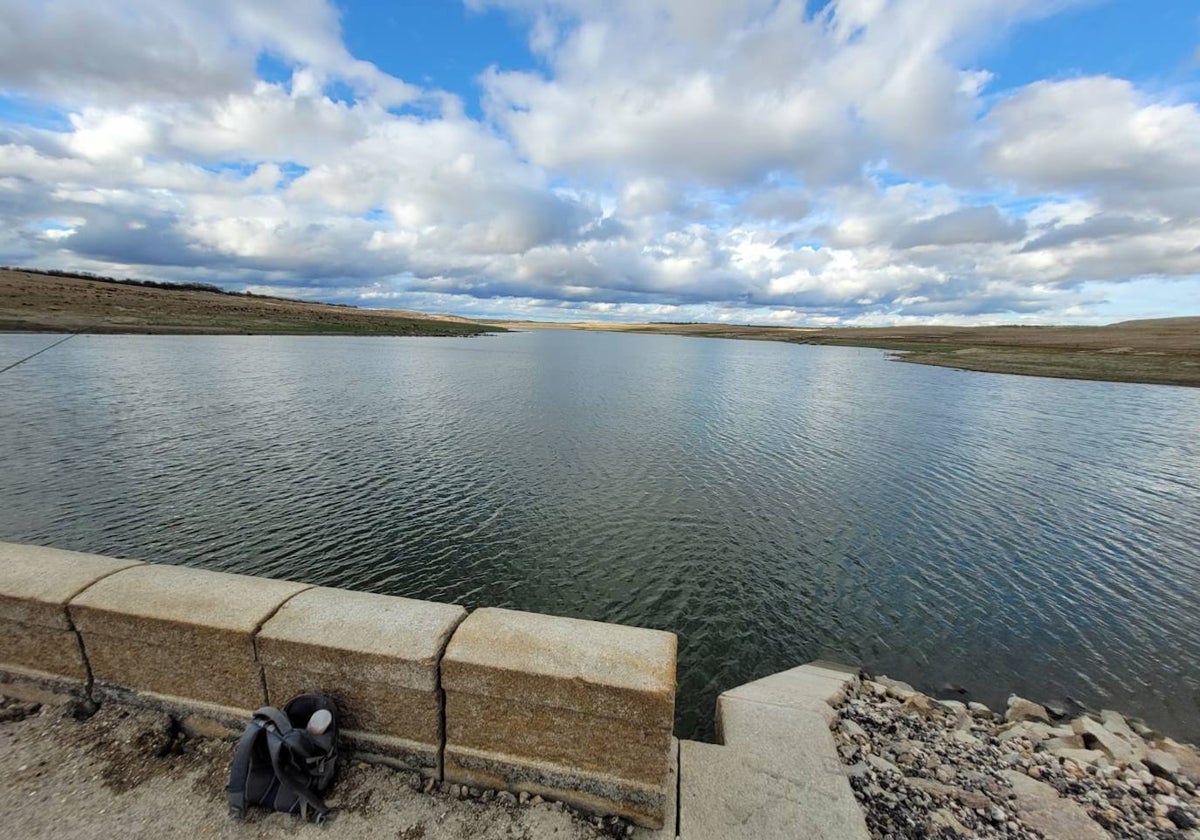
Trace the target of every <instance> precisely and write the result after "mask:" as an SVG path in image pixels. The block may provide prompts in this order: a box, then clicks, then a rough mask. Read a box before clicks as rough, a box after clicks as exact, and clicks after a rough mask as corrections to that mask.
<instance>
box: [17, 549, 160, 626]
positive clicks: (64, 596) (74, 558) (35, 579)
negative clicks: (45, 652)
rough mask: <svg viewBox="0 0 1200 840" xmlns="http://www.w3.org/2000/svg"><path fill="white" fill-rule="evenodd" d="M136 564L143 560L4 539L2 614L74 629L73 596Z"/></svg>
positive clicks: (21, 619) (27, 621) (22, 619)
mask: <svg viewBox="0 0 1200 840" xmlns="http://www.w3.org/2000/svg"><path fill="white" fill-rule="evenodd" d="M136 565H139V563H138V561H137V560H117V559H114V558H112V557H101V556H99V555H96V554H81V553H79V552H77V551H63V550H61V549H57V548H43V547H42V546H37V545H18V544H16V543H4V542H0V620H4V621H15V622H18V623H21V624H35V625H40V626H43V627H52V628H55V629H58V630H70V629H71V623H70V620H69V618H68V617H67V611H66V604H67V602H68V601H70V600H71V599H72V598H74V597H75V596H76V595H78V594H79V593H80V592H82V591H83V590H84V589H86V588H87V587H88V586H90V585H92V584H93V583H95V582H96V581H98V580H100V579H101V578H104V577H107V576H108V575H111V574H113V573H114V572H118V571H120V570H121V569H127V568H129V567H130V566H136Z"/></svg>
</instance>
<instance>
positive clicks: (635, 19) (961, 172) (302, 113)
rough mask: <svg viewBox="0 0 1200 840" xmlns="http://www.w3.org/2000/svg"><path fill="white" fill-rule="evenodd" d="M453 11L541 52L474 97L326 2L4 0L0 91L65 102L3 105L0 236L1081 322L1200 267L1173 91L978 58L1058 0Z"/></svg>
mask: <svg viewBox="0 0 1200 840" xmlns="http://www.w3.org/2000/svg"><path fill="white" fill-rule="evenodd" d="M468 5H470V6H472V7H475V8H482V7H483V6H488V7H495V8H500V9H502V10H504V11H505V12H507V13H509V14H512V15H513V16H514V17H515V18H516V19H518V20H520V21H522V22H524V23H525V24H526V25H527V26H528V33H529V43H530V47H531V49H532V50H533V51H534V52H535V53H536V54H537V56H538V57H539V59H540V61H541V64H540V69H537V70H521V71H514V70H512V69H511V68H505V67H502V66H499V67H492V68H490V69H488V70H486V71H484V72H483V73H482V75H481V76H480V79H479V83H480V86H481V90H482V107H483V111H484V118H482V119H476V118H472V117H471V116H469V115H468V113H467V109H465V108H464V107H462V103H461V102H459V100H458V98H457V96H456V95H454V94H449V93H446V92H444V91H439V90H433V89H426V88H423V87H421V86H419V85H416V84H414V83H412V81H411V80H405V79H399V78H395V77H393V76H389V75H387V74H386V73H384V72H382V71H380V70H379V69H378V68H377V67H376V66H375V65H373V64H371V63H369V62H367V61H364V60H362V59H361V58H359V57H356V56H354V55H352V54H351V53H350V51H349V50H348V49H347V48H346V46H345V42H344V39H343V38H342V35H341V31H340V21H339V15H338V11H337V9H336V7H335V6H334V5H333V4H332V3H329V2H326V0H299V2H297V3H292V4H286V5H281V4H278V3H274V2H269V1H268V0H238V2H234V0H212V2H206V3H199V2H185V0H179V2H169V3H164V2H153V3H152V2H149V0H116V2H113V3H106V4H99V5H97V4H94V3H85V2H83V0H48V2H46V3H40V4H30V3H22V2H19V1H18V0H0V14H3V15H4V19H5V26H4V27H3V28H0V93H3V94H4V95H5V96H8V97H11V98H15V99H16V100H19V101H21V102H25V103H33V104H34V105H36V106H37V107H40V108H44V109H48V110H49V111H50V112H52V113H58V114H60V115H61V120H58V121H56V122H54V123H53V124H51V125H50V126H49V127H47V126H46V125H43V124H37V123H36V122H27V121H22V120H20V119H18V118H13V119H10V120H6V121H4V122H0V218H2V219H3V220H4V222H5V224H3V225H0V259H2V260H3V261H4V262H8V263H21V264H35V265H42V266H47V267H70V268H86V269H91V270H99V271H115V272H118V273H142V274H145V275H149V276H160V277H167V278H178V279H183V278H196V279H217V280H218V281H220V282H225V283H231V284H240V285H244V286H253V287H255V288H270V289H272V290H275V291H284V292H286V293H292V294H298V295H303V296H318V297H325V298H329V299H334V300H341V301H350V302H359V303H362V304H364V305H397V306H428V307H431V308H437V309H446V310H454V311H461V312H464V313H468V314H470V313H476V314H481V315H482V314H491V315H499V314H505V313H511V314H538V315H542V316H548V317H561V318H572V317H606V318H609V317H621V318H666V319H669V320H694V319H714V320H735V321H747V320H758V321H765V322H770V323H835V322H842V323H880V322H885V321H889V320H891V321H897V322H903V321H906V320H908V319H912V318H922V319H931V320H945V319H957V320H960V321H963V322H977V321H983V320H988V319H991V320H1014V319H1015V320H1028V319H1039V318H1040V319H1044V320H1054V319H1056V318H1062V317H1071V318H1077V317H1088V313H1089V312H1090V311H1092V310H1090V309H1089V307H1093V306H1095V305H1097V304H1098V302H1100V301H1102V299H1103V298H1102V296H1101V295H1100V294H1099V293H1098V292H1097V291H1096V289H1097V288H1099V286H1096V285H1089V284H1107V285H1106V286H1104V287H1105V288H1111V284H1112V283H1122V282H1125V283H1127V282H1139V281H1138V278H1144V277H1154V278H1182V279H1184V280H1185V281H1186V282H1194V280H1195V275H1196V274H1197V273H1200V253H1198V252H1197V249H1196V247H1195V243H1196V242H1197V241H1200V213H1198V212H1197V211H1196V209H1195V208H1196V207H1200V110H1198V108H1197V106H1196V104H1195V103H1194V102H1192V101H1190V100H1189V99H1187V98H1186V96H1184V95H1183V94H1182V93H1177V92H1176V93H1172V92H1170V91H1166V92H1164V91H1161V90H1159V91H1150V90H1147V89H1144V88H1139V87H1138V86H1136V85H1135V84H1134V83H1132V82H1130V81H1127V80H1122V79H1118V78H1113V77H1108V76H1093V77H1084V78H1065V79H1055V80H1049V81H1039V82H1034V83H1033V84H1029V85H1026V86H1023V87H1020V88H1017V89H1013V90H1001V91H996V90H993V89H991V87H990V86H991V85H992V84H993V77H992V74H991V73H990V72H989V70H988V68H987V67H986V66H981V65H979V64H978V63H977V62H978V60H979V56H980V55H984V54H986V53H985V52H984V49H985V48H986V47H987V46H988V44H990V43H993V42H994V41H995V39H997V38H999V37H1003V36H1004V33H1005V32H1009V31H1014V29H1015V30H1016V31H1019V27H1020V26H1021V25H1022V23H1023V22H1025V21H1028V20H1030V19H1032V18H1035V17H1039V16H1042V15H1047V14H1052V13H1054V12H1055V11H1057V10H1059V9H1061V8H1063V7H1065V6H1068V5H1071V4H1070V3H1069V2H1067V0H1063V2H1050V3H1047V2H1033V0H962V2H957V3H953V4H946V3H944V2H935V0H890V2H880V1H879V0H833V2H830V3H828V4H825V5H824V6H822V7H820V8H819V9H817V10H816V11H814V10H813V9H810V8H809V5H810V4H807V3H804V2H800V0H711V2H705V3H696V2H692V0H470V2H469V3H468ZM264 57H266V58H270V59H272V60H273V61H274V63H275V64H277V65H278V66H280V67H283V68H286V73H285V74H284V75H285V76H286V78H282V79H281V78H279V77H278V75H276V76H275V77H274V78H262V77H260V75H259V72H258V68H259V66H260V63H261V61H262V59H263V58H264ZM335 87H337V88H338V89H339V95H336V96H335V95H334V88H335ZM344 89H349V90H350V91H351V92H352V95H350V96H347V95H345V94H344ZM1156 282H1157V281H1156Z"/></svg>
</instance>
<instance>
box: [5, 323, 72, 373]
mask: <svg viewBox="0 0 1200 840" xmlns="http://www.w3.org/2000/svg"><path fill="white" fill-rule="evenodd" d="M77 335H79V333H71V334H70V335H69V336H67V337H66V338H60V339H59V340H58V341H56V342H54V343H53V344H51V345H50V346H49V347H43V348H42V349H41V350H39V351H37V352H36V353H30V354H29V355H28V356H26V357H25V358H24V359H18V360H17V361H15V362H13V363H12V364H11V365H9V366H8V367H6V368H0V373H7V372H8V371H10V370H12V369H13V368H15V367H16V366H17V365H19V364H21V362H28V361H29V360H30V359H32V358H33V357H34V356H40V355H41V354H42V353H45V352H46V351H47V350H53V349H54V348H55V347H57V346H58V345H60V344H62V343H63V342H64V341H70V340H71V339H72V338H74V337H75V336H77Z"/></svg>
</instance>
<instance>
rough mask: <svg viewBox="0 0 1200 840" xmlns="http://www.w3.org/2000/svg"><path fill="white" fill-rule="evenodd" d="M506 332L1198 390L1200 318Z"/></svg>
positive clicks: (584, 326) (522, 324) (593, 326)
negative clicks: (616, 335) (830, 353)
mask: <svg viewBox="0 0 1200 840" xmlns="http://www.w3.org/2000/svg"><path fill="white" fill-rule="evenodd" d="M487 323H492V324H496V325H498V326H503V327H505V328H506V329H511V330H536V329H570V330H584V331H588V332H623V333H637V334H649V335H678V336H689V337H694V338H721V339H738V340H750V341H780V342H785V343H789V344H815V345H826V346H834V347H867V348H874V349H878V350H889V351H892V352H893V353H894V354H895V355H893V356H892V358H893V359H894V360H895V361H901V362H907V363H910V364H924V365H932V366H935V367H947V368H952V369H955V370H963V371H974V372H978V373H1006V374H1012V375H1017V376H1039V377H1043V378H1052V379H1076V380H1084V381H1097V382H1128V383H1135V384H1143V385H1176V386H1182V387H1200V317H1193V318H1165V319H1157V320H1146V321H1126V322H1122V323H1119V324H1110V325H1107V326H1099V327H1062V326H1030V327H1022V326H1008V327H837V328H832V329H824V328H807V327H756V326H749V325H746V326H742V325H733V324H700V323H696V324H662V323H649V324H617V323H612V324H609V323H599V322H577V323H561V324H548V323H542V322H536V321H505V320H496V321H488V322H487Z"/></svg>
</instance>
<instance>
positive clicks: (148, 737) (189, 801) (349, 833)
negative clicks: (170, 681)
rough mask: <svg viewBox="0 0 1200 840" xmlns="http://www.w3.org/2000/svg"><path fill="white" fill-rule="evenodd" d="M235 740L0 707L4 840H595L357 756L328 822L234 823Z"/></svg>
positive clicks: (49, 710)
mask: <svg viewBox="0 0 1200 840" xmlns="http://www.w3.org/2000/svg"><path fill="white" fill-rule="evenodd" d="M233 747H234V744H233V742H232V741H222V740H216V739H209V738H195V737H189V736H187V735H186V734H184V733H182V732H181V731H180V730H179V729H178V727H177V726H173V725H172V722H171V719H170V718H169V717H167V716H166V715H161V714H155V713H151V712H146V711H141V710H133V709H130V708H126V707H120V706H118V705H116V704H112V703H109V704H105V705H104V706H102V707H101V708H100V710H99V711H98V712H96V714H94V715H93V716H91V717H90V718H87V719H85V720H77V719H76V717H75V716H74V715H72V713H71V709H70V708H69V707H68V708H64V707H61V706H40V707H39V706H36V705H35V704H26V703H20V702H17V701H12V700H0V779H3V784H0V826H2V829H0V834H2V835H3V836H5V837H11V838H14V840H17V838H20V840H33V838H56V839H58V838H61V840H76V838H78V840H93V839H94V838H142V837H147V838H151V837H152V838H155V840H169V838H181V840H207V838H222V840H249V838H262V839H263V840H270V839H271V838H296V837H309V838H314V839H315V838H328V839H329V840H339V838H355V840H360V839H361V840H376V839H377V838H379V840H382V838H387V840H493V838H494V840H541V838H547V839H548V840H550V839H552V840H599V838H606V837H607V838H611V837H618V836H619V837H624V836H625V831H626V826H625V824H623V823H619V822H607V823H605V824H604V825H602V826H599V827H598V826H596V825H594V824H593V823H591V822H589V821H587V820H585V818H584V817H582V816H580V815H578V814H575V813H574V812H572V811H569V810H567V809H564V808H562V807H561V806H559V805H558V804H556V803H550V802H546V803H542V804H538V805H516V804H513V805H509V804H505V803H502V802H499V801H492V802H483V801H480V800H477V799H461V800H460V799H457V798H454V797H453V796H451V795H450V794H449V793H441V792H438V791H437V790H435V791H434V792H431V793H421V792H418V791H415V790H413V789H412V788H411V787H410V782H411V781H412V779H411V776H410V774H407V773H403V772H399V771H394V770H391V769H388V768H383V767H378V766H368V765H366V764H362V763H359V762H355V761H354V760H353V756H350V757H348V758H347V760H342V761H341V762H340V764H339V771H338V778H337V781H336V783H335V785H334V788H333V791H332V793H331V795H330V796H328V797H327V801H328V803H329V805H330V806H331V807H333V808H334V809H335V811H334V815H333V816H332V817H331V818H330V819H329V820H328V821H327V822H326V824H324V825H322V826H316V825H310V824H305V823H302V822H301V821H300V820H299V819H298V818H296V817H292V816H288V815H285V814H275V813H268V812H265V811H257V812H254V813H252V814H251V815H250V816H249V817H248V818H247V819H246V820H244V821H238V820H235V819H233V818H231V817H229V816H228V814H227V813H226V804H225V784H226V781H227V775H226V774H227V773H228V767H229V761H230V759H231V757H232V755H233Z"/></svg>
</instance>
